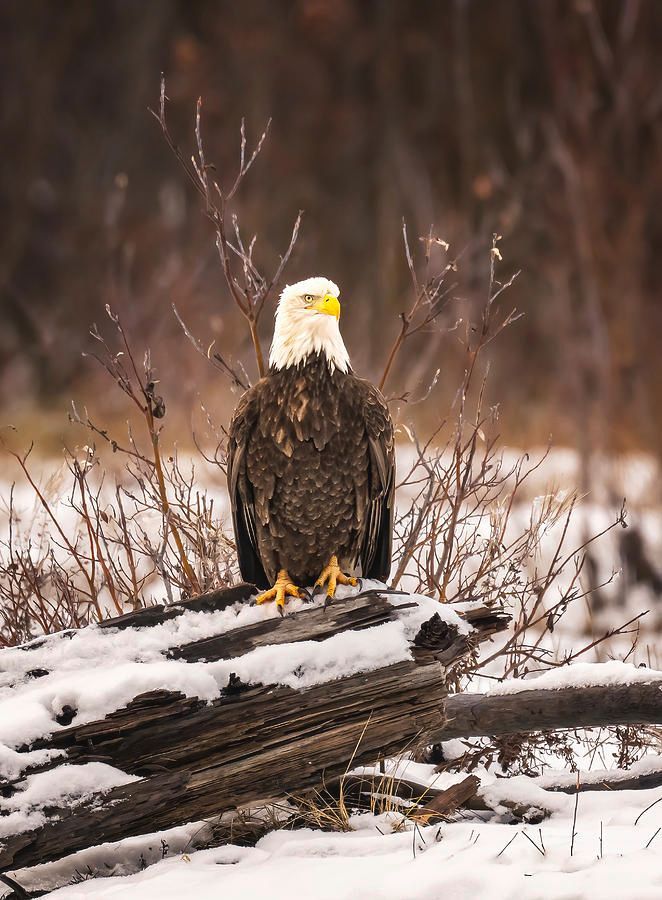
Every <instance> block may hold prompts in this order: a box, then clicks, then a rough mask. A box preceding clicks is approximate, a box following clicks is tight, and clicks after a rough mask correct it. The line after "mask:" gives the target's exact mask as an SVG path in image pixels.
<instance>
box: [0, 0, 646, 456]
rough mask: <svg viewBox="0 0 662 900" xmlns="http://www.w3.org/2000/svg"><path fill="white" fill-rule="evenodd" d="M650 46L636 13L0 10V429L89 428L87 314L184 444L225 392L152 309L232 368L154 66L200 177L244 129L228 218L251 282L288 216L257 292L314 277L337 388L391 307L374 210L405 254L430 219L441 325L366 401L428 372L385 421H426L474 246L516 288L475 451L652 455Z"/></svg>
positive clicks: (374, 339) (226, 155)
mask: <svg viewBox="0 0 662 900" xmlns="http://www.w3.org/2000/svg"><path fill="white" fill-rule="evenodd" d="M661 46H662V4H660V3H658V2H657V0H623V2H615V0H604V2H600V0H595V2H592V0H545V2H534V0H500V2H488V0H444V2H437V0H428V2H424V0H420V2H416V3H411V2H404V0H401V2H399V0H393V2H389V0H373V2H369V0H363V2H361V0H288V2H273V0H249V2H241V3H239V2H229V0H217V2H214V0H196V2H189V0H142V2H135V0H133V2H132V0H105V2H104V3H90V2H88V0H68V2H67V3H66V4H55V3H48V2H35V0H21V2H14V0H2V3H0V93H1V103H0V142H1V145H2V158H3V165H2V167H1V168H0V197H1V198H2V210H3V215H2V227H1V228H0V309H1V316H2V328H1V329H0V400H1V402H2V407H3V410H4V412H5V414H4V415H3V420H4V421H5V422H7V421H15V422H17V423H23V422H25V421H26V419H27V420H29V421H30V424H31V427H32V430H33V431H35V432H36V433H37V434H39V433H41V435H42V436H43V435H44V434H45V433H46V435H48V434H49V433H50V432H52V433H53V436H55V435H56V434H59V432H60V431H64V429H65V427H66V419H65V416H64V415H63V413H64V411H65V409H66V407H67V405H68V403H69V400H70V399H72V398H76V399H77V400H78V401H79V402H81V403H82V402H92V401H93V400H94V402H95V403H96V407H97V409H98V408H99V407H101V409H102V410H103V411H104V414H106V415H108V414H112V413H113V408H112V407H111V406H110V404H113V403H115V400H114V399H113V398H112V397H108V396H107V395H106V394H105V382H103V381H102V380H101V379H102V378H103V375H102V373H99V372H97V371H96V369H95V368H94V367H92V366H91V365H90V363H89V362H88V361H86V360H84V359H82V358H81V353H80V351H81V350H85V349H89V345H90V338H89V335H88V326H89V325H90V324H91V323H92V322H93V321H101V320H102V319H103V315H104V314H103V308H104V304H106V303H110V304H111V306H112V307H113V309H114V310H116V311H117V312H119V313H120V314H121V315H122V318H123V322H124V324H125V327H126V328H127V330H128V331H129V332H130V334H131V335H132V338H133V341H134V344H135V345H136V346H137V347H140V348H142V347H144V346H147V345H149V346H150V347H151V349H152V362H153V364H154V366H155V368H156V370H157V373H158V376H159V377H160V379H161V389H162V391H163V393H164V394H165V395H166V397H167V399H168V404H169V411H171V412H172V413H173V414H174V415H177V414H178V413H179V414H180V415H181V421H182V424H183V425H184V426H185V425H186V423H187V417H188V415H189V411H190V410H191V408H192V404H193V402H194V400H195V397H196V396H197V393H198V391H203V390H204V391H205V393H206V402H207V405H209V406H215V411H217V412H218V411H219V410H220V414H221V416H224V415H226V414H227V413H228V412H229V410H230V408H231V406H232V404H233V403H234V400H235V398H233V397H232V396H230V395H229V391H228V390H227V382H223V381H221V380H220V379H219V377H218V374H217V373H215V372H214V370H213V369H212V368H211V367H210V366H208V365H207V364H206V363H205V361H204V360H202V359H200V357H198V356H196V355H195V353H194V351H193V349H192V348H191V346H190V345H189V344H188V343H187V341H186V339H185V338H184V337H183V336H182V334H181V330H180V328H179V325H178V324H177V322H176V320H175V318H174V316H173V313H172V310H171V304H172V303H173V302H175V303H176V304H177V307H178V308H179V310H180V312H181V313H182V315H183V316H184V318H185V319H186V321H187V323H188V324H190V325H191V327H192V330H193V331H194V332H195V333H196V334H197V335H198V336H199V337H200V340H201V341H202V343H204V344H205V345H206V344H208V343H210V342H211V341H212V340H216V341H217V344H218V346H219V348H221V349H222V350H223V351H224V352H229V353H231V354H232V355H233V356H234V357H235V358H239V359H242V360H244V361H245V362H246V364H247V365H249V366H250V365H252V356H251V351H250V343H249V340H248V335H247V333H246V328H245V324H244V322H243V321H242V320H241V317H240V316H239V314H238V313H237V311H236V309H235V308H234V306H233V304H232V303H231V301H230V298H229V297H228V295H227V289H226V287H225V284H224V282H223V278H222V273H221V271H220V268H219V265H218V258H217V254H216V249H215V246H214V235H213V229H212V228H211V227H210V224H209V222H208V221H207V220H206V219H205V217H204V215H202V208H201V202H200V199H199V197H198V196H197V195H196V194H195V192H194V191H193V189H192V188H191V187H190V185H188V184H187V183H186V180H185V179H184V177H183V176H182V172H181V171H180V170H179V168H178V166H177V163H176V161H175V160H174V159H173V157H172V155H171V154H170V152H169V150H168V148H167V146H166V145H165V143H164V141H163V137H162V134H161V131H160V128H159V126H158V123H157V122H156V121H155V120H154V118H153V117H152V116H151V115H150V114H149V112H148V106H152V107H154V108H156V107H157V105H158V94H159V78H160V73H161V71H163V72H164V73H165V76H166V84H167V93H168V97H169V100H170V103H169V110H168V112H169V120H170V123H171V128H172V131H173V134H174V136H175V137H176V140H177V141H178V143H179V144H180V146H182V147H183V148H186V152H187V153H190V152H191V151H192V149H193V147H194V136H193V125H194V113H195V102H196V99H197V97H198V96H199V95H202V97H203V113H204V122H203V124H204V132H205V141H206V149H207V157H208V159H209V160H212V161H214V163H215V164H216V167H217V168H216V174H217V176H218V177H219V178H220V179H221V180H222V179H224V177H225V178H226V180H227V178H230V179H231V178H232V177H234V172H235V169H236V164H237V159H238V146H239V126H240V122H241V119H242V117H245V119H246V129H247V133H248V135H249V138H251V139H252V141H255V140H256V139H257V138H258V137H259V135H260V133H261V131H262V129H263V128H264V126H265V124H266V122H267V120H268V119H269V117H272V118H273V124H272V128H271V132H270V135H269V138H268V140H267V142H266V144H265V146H264V150H263V152H262V154H261V156H260V158H259V161H258V163H256V165H255V167H254V168H253V169H252V170H251V173H250V175H249V176H248V178H247V180H246V185H245V186H244V187H243V188H242V193H241V195H240V196H239V197H238V198H237V202H236V209H237V210H238V212H239V213H240V214H241V218H242V224H243V226H244V227H245V229H246V231H247V232H248V233H252V232H254V231H257V232H258V233H259V239H258V244H257V250H256V257H257V258H258V259H259V260H261V261H263V262H264V263H265V265H267V266H268V267H269V266H273V264H274V262H275V261H277V259H278V254H279V253H280V252H283V250H284V249H285V248H286V246H287V243H288V240H289V235H290V231H291V227H292V222H293V220H294V219H295V218H296V215H297V212H298V210H299V209H303V210H304V219H303V224H302V229H301V234H300V237H299V241H298V243H297V246H296V248H295V252H294V255H293V258H292V261H291V263H290V265H289V267H288V269H287V272H286V280H288V281H290V282H291V281H295V280H297V279H299V278H301V277H305V276H308V275H310V274H318V273H320V274H326V275H328V276H330V277H332V278H333V279H334V280H335V281H337V282H338V283H339V284H340V286H341V290H342V299H343V302H344V305H343V330H344V333H345V337H346V341H347V343H348V346H349V349H350V352H351V354H352V357H353V360H354V364H355V367H356V368H357V370H358V371H359V372H361V373H362V374H365V375H367V376H370V377H373V378H377V377H378V376H379V374H380V372H381V371H382V369H383V366H384V361H385V356H386V353H387V350H388V347H389V346H390V345H391V343H392V341H393V338H394V337H395V335H396V334H397V331H398V327H399V323H398V314H399V312H400V311H401V310H403V309H404V308H405V306H406V304H407V303H408V302H410V298H409V297H408V294H409V293H410V291H411V288H410V283H409V276H408V271H407V265H406V260H405V257H404V254H403V248H402V234H401V221H402V219H403V217H404V218H405V219H406V220H407V223H408V228H409V234H410V236H412V238H413V239H412V243H413V244H414V245H415V246H417V247H420V244H418V242H417V240H416V239H417V237H418V236H419V235H425V234H427V233H428V231H429V228H430V225H433V226H434V232H435V234H436V235H438V236H439V237H441V238H443V239H445V240H447V241H448V242H450V245H451V250H450V255H451V256H452V255H457V254H460V255H461V260H460V265H459V271H458V273H457V276H456V281H457V287H456V288H454V295H456V296H457V298H458V300H457V301H456V305H454V303H455V301H454V303H451V304H449V306H448V307H447V308H446V310H445V312H444V317H442V320H441V321H440V323H439V324H440V326H441V327H440V328H439V333H438V335H437V336H433V337H432V338H431V337H430V336H429V335H422V336H421V337H420V339H418V338H414V339H412V340H411V341H409V342H408V343H407V345H406V347H405V348H404V351H403V353H402V354H400V356H399V358H398V361H397V369H396V371H395V372H394V373H393V378H392V380H391V382H390V389H391V391H392V392H393V393H396V394H397V393H401V392H402V391H403V390H404V389H405V388H409V389H411V388H412V386H413V385H414V384H418V383H420V384H421V385H423V386H424V385H425V384H426V383H428V382H429V380H430V378H431V375H432V373H433V372H434V371H435V369H436V368H437V367H441V377H440V381H439V384H438V385H437V386H436V387H435V388H434V392H433V394H432V396H431V398H430V402H428V403H427V404H425V408H424V407H423V406H421V407H416V406H412V407H410V410H409V412H408V415H409V416H410V417H411V418H412V419H413V420H416V418H417V417H420V416H428V417H431V418H440V417H442V416H443V415H444V414H445V411H446V410H447V409H448V407H449V405H450V404H451V402H452V400H453V394H454V391H455V389H456V386H457V384H458V382H459V380H460V369H461V367H462V366H463V364H464V357H463V356H462V353H461V350H460V345H459V343H458V342H457V341H456V340H455V338H454V335H453V333H449V332H448V328H447V327H445V326H451V325H452V323H453V322H454V321H455V319H456V318H457V316H458V315H460V314H461V307H462V305H463V304H472V303H478V302H481V301H482V298H483V297H484V293H485V290H486V279H487V270H488V266H489V246H490V244H491V240H492V233H493V232H498V233H499V234H501V235H503V239H502V241H501V243H500V245H499V246H500V247H501V251H502V253H503V256H504V267H505V269H506V270H507V272H508V273H510V272H512V271H513V270H515V269H521V270H522V274H521V276H520V277H519V279H518V280H517V281H516V282H515V284H514V285H513V287H512V288H511V289H510V290H509V291H508V292H507V296H504V299H503V303H504V307H511V306H516V307H517V308H518V309H519V310H521V311H523V312H524V313H525V316H524V317H523V318H522V319H521V320H520V321H519V322H517V324H516V325H514V326H513V327H512V328H510V329H508V330H507V332H505V333H504V334H503V336H501V337H500V339H499V341H496V342H495V343H494V345H492V346H491V347H490V348H489V352H490V356H491V364H492V372H491V382H490V387H489V390H490V399H491V401H492V402H494V401H496V400H499V401H501V406H502V418H501V431H502V434H503V436H504V437H505V439H506V440H507V441H509V442H511V443H514V444H518V445H520V446H531V445H534V444H537V443H545V442H546V441H547V439H548V436H549V435H550V433H551V434H552V435H553V437H554V440H555V442H556V443H560V444H566V445H569V446H579V447H580V448H581V447H582V446H583V447H584V448H586V447H592V448H599V449H601V450H606V451H610V452H620V451H632V450H647V451H649V452H652V453H654V454H655V455H658V456H659V455H660V453H662V440H661V438H660V434H661V426H662V403H660V399H659V398H660V394H661V393H662V354H661V353H660V352H659V342H660V334H661V333H662V304H661V303H660V289H661V287H662V268H661V267H660V265H659V262H658V259H659V255H660V250H661V249H662V164H661V161H662V158H661V155H660V150H661V148H662V57H661V56H660V47H661ZM226 173H227V175H226ZM261 324H262V328H263V329H264V338H265V342H267V343H268V338H269V331H270V328H271V314H270V313H269V314H268V315H266V316H265V317H264V318H263V321H262V323H261ZM249 374H250V375H251V377H253V375H254V368H253V369H252V370H251V369H250V368H249ZM216 386H218V393H217V394H216V395H214V390H215V388H216ZM102 391H103V393H101V392H102ZM214 396H216V397H217V399H216V400H214V399H213V398H214ZM120 401H121V397H120ZM104 405H105V407H106V408H105V409H104ZM117 412H118V414H119V413H120V412H121V406H120V405H118V408H117ZM184 430H185V429H183V431H184Z"/></svg>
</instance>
